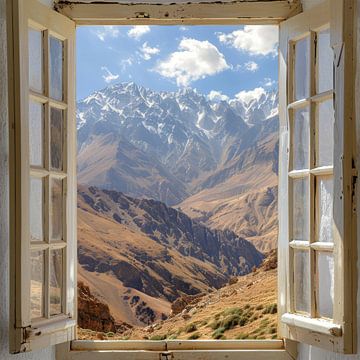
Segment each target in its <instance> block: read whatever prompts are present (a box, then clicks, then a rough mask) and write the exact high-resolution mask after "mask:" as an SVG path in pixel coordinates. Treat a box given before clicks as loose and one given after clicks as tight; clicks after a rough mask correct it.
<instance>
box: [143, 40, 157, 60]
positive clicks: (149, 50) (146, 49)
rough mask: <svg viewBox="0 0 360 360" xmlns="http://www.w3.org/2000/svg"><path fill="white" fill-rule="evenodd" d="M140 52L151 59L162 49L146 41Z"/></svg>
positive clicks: (147, 58)
mask: <svg viewBox="0 0 360 360" xmlns="http://www.w3.org/2000/svg"><path fill="white" fill-rule="evenodd" d="M140 52H141V57H142V58H143V59H145V60H150V59H151V58H152V56H153V55H156V54H158V53H159V52H160V49H159V48H157V47H151V46H149V45H148V43H147V42H144V43H143V44H142V47H141V48H140Z"/></svg>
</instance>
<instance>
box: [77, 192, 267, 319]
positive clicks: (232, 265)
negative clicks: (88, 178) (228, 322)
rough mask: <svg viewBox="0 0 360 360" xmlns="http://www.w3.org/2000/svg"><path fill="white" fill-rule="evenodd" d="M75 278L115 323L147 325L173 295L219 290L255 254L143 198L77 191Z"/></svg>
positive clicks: (233, 238) (255, 260)
mask: <svg viewBox="0 0 360 360" xmlns="http://www.w3.org/2000/svg"><path fill="white" fill-rule="evenodd" d="M78 194H79V196H78V239H79V244H78V259H79V265H80V266H79V277H80V279H82V280H84V282H85V283H87V284H89V286H90V288H91V289H92V291H93V292H94V294H96V295H98V296H99V297H100V298H101V299H104V300H106V303H107V304H109V307H110V309H111V311H112V313H113V314H114V317H115V319H116V320H117V321H125V322H127V323H130V324H132V325H139V324H150V323H152V322H153V321H155V320H157V319H161V318H166V317H167V316H168V315H169V313H170V303H171V302H173V301H175V300H176V299H177V298H178V297H180V296H181V295H195V294H198V293H201V292H206V291H208V290H209V289H215V288H219V287H221V286H223V285H224V284H225V283H226V282H227V280H228V279H229V277H231V276H234V275H241V274H246V273H248V272H249V271H251V269H252V268H253V267H254V266H258V265H259V264H260V263H261V261H262V259H263V255H262V254H261V253H260V252H259V251H257V250H256V249H255V247H254V246H253V245H252V244H251V243H249V242H248V241H246V240H245V239H243V238H240V237H238V236H237V235H236V234H235V233H233V232H232V231H229V230H227V231H221V230H211V229H209V228H207V227H205V226H204V225H201V224H199V223H197V222H194V221H193V220H192V219H191V218H189V217H188V216H187V215H185V214H184V213H181V212H179V211H177V210H175V209H173V208H169V207H167V206H166V205H165V204H164V203H161V202H159V201H155V200H149V199H136V198H131V197H129V196H125V195H124V194H122V193H120V192H116V191H110V190H99V189H97V188H95V187H90V188H87V187H84V186H80V187H79V191H78Z"/></svg>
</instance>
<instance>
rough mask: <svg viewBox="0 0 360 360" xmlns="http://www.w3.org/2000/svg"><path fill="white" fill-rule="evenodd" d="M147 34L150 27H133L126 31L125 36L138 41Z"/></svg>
mask: <svg viewBox="0 0 360 360" xmlns="http://www.w3.org/2000/svg"><path fill="white" fill-rule="evenodd" d="M148 32H150V26H148V25H135V26H133V27H132V28H131V29H130V30H129V31H128V33H127V34H128V35H129V37H131V38H134V39H136V40H139V39H140V38H141V37H142V36H143V35H145V34H147V33H148Z"/></svg>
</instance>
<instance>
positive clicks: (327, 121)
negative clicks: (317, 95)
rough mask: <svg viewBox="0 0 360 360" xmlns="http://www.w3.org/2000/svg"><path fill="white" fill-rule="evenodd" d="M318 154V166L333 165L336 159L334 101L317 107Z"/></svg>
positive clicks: (325, 102)
mask: <svg viewBox="0 0 360 360" xmlns="http://www.w3.org/2000/svg"><path fill="white" fill-rule="evenodd" d="M317 119H318V120H317V121H318V125H317V154H316V163H317V164H316V165H317V166H327V165H330V166H331V165H332V164H333V157H334V121H335V115H334V107H333V101H332V100H327V101H324V102H322V103H320V104H319V105H318V106H317Z"/></svg>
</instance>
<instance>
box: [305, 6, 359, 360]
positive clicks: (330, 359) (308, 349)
mask: <svg viewBox="0 0 360 360" xmlns="http://www.w3.org/2000/svg"><path fill="white" fill-rule="evenodd" d="M356 1H357V4H358V7H357V10H358V15H357V23H358V24H357V32H358V35H357V38H358V39H360V0H356ZM302 2H303V8H304V10H308V9H311V7H313V6H315V5H316V4H318V3H320V2H321V0H302ZM357 47H358V49H357V53H358V55H357V59H358V64H357V68H358V69H357V73H356V85H357V91H356V93H357V94H359V91H360V71H359V69H360V44H359V41H357ZM356 106H357V108H356V114H357V116H356V123H357V124H356V125H357V129H356V133H357V145H356V149H357V150H356V152H357V164H356V167H357V169H360V116H359V114H360V104H359V102H358V101H357V102H356ZM357 208H358V209H360V186H357ZM359 214H360V212H359ZM357 223H358V224H357V228H358V229H357V230H358V234H357V238H358V244H359V245H358V259H359V260H360V215H359V216H358V221H357ZM357 267H358V274H360V266H359V261H358V266H357ZM358 289H360V276H358ZM357 329H358V334H357V335H358V355H340V354H334V353H330V352H327V351H324V350H321V349H318V348H316V347H313V346H308V345H305V344H299V345H298V351H299V354H298V360H355V359H356V360H360V294H359V292H358V295H357Z"/></svg>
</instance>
